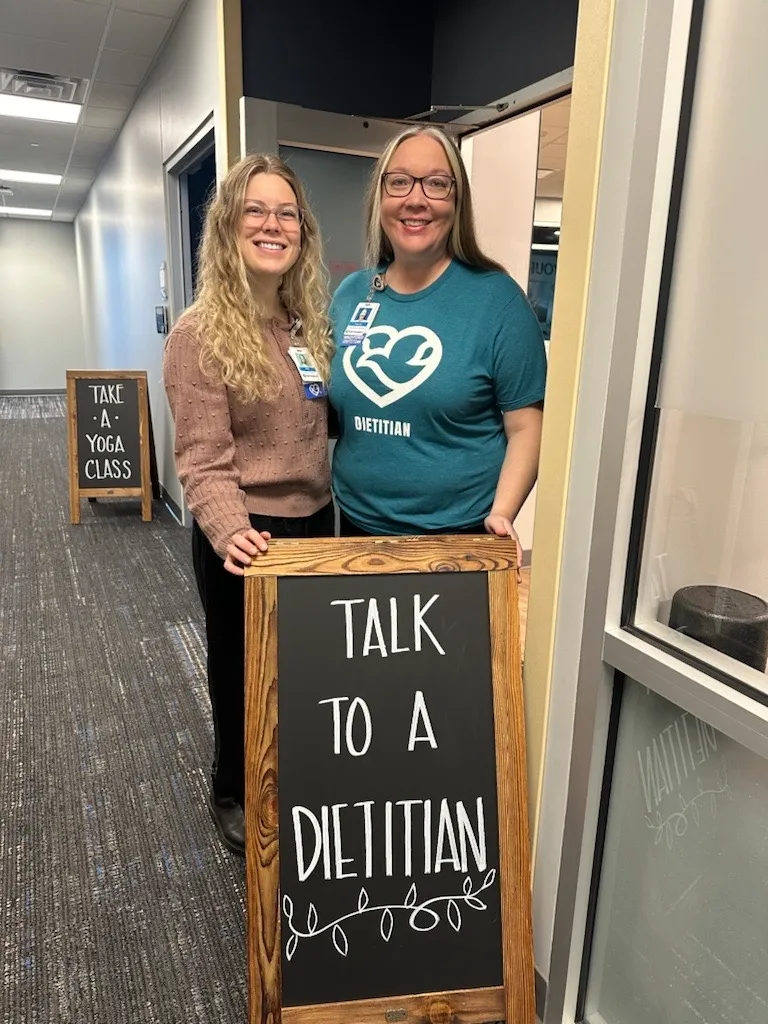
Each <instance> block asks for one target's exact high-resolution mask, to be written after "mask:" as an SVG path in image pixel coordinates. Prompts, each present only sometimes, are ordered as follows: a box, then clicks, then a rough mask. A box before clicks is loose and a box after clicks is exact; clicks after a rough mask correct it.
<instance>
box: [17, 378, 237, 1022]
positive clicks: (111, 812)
mask: <svg viewBox="0 0 768 1024" xmlns="http://www.w3.org/2000/svg"><path fill="white" fill-rule="evenodd" d="M64 412H65V405H64V400H63V398H59V397H47V396H46V397H39V398H9V397H5V398H4V397H1V396H0V496H1V498H0V500H1V501H2V506H1V508H2V512H1V513H0V572H1V576H0V579H2V598H1V600H0V657H1V658H2V662H1V673H2V674H1V679H0V795H1V796H2V805H1V810H0V970H1V971H2V976H1V977H0V986H1V988H0V1020H2V1021H3V1022H5V1024H32V1022H35V1024H37V1022H40V1024H67V1022H76V1024H113V1022H114V1024H149V1022H158V1024H160V1022H162V1024H193V1022H200V1024H214V1022H216V1024H235V1022H237V1024H242V1022H244V1021H245V1019H246V988H245V921H244V915H245V909H244V870H243V863H242V861H240V860H238V859H237V858H235V857H233V856H232V855H230V854H229V853H227V852H226V851H225V850H224V849H223V848H222V847H221V846H220V844H219V843H218V841H217V839H216V837H215V834H214V832H213V827H212V825H211V823H210V819H209V817H208V813H207V810H206V806H205V797H206V791H207V775H208V765H209V761H210V756H211V750H212V739H211V725H210V717H209V711H208V698H207V691H206V685H205V675H204V647H203V643H202V636H201V615H200V611H199V607H198V598H197V592H196V590H195V587H194V579H193V576H192V570H191V558H190V553H189V534H188V532H187V531H186V530H183V529H182V528H181V527H179V526H177V525H176V523H175V522H174V521H173V519H172V518H171V516H170V515H169V514H168V513H167V512H166V511H165V510H164V509H163V508H161V506H160V505H159V504H158V503H155V515H156V518H155V519H154V520H153V522H152V523H151V524H145V523H142V521H141V516H140V512H139V503H138V502H128V501H126V502H120V503H113V502H99V503H97V504H91V503H89V502H85V501H84V502H83V503H82V513H83V522H82V524H81V525H80V526H70V525H69V521H68V497H67V462H66V429H65V419H64Z"/></svg>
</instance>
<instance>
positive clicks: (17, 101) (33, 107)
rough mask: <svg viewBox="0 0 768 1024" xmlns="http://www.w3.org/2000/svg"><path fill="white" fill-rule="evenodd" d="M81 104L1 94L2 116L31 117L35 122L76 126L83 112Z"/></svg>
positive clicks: (0, 108)
mask: <svg viewBox="0 0 768 1024" xmlns="http://www.w3.org/2000/svg"><path fill="white" fill-rule="evenodd" d="M82 109H83V108H82V105H81V104H80V103H60V102H59V101H58V100H39V99H36V98H35V97H34V96H11V95H9V94H8V93H0V115H5V116H6V117H30V118H32V120H33V121H63V122H65V123H67V124H75V122H76V121H77V119H78V118H79V117H80V111H81V110H82Z"/></svg>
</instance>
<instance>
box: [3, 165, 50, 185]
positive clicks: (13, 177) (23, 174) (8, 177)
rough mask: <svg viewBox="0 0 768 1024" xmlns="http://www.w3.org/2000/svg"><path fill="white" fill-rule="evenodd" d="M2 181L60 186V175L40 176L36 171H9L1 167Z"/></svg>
mask: <svg viewBox="0 0 768 1024" xmlns="http://www.w3.org/2000/svg"><path fill="white" fill-rule="evenodd" d="M0 181H23V182H25V183H26V184H29V185H60V184H61V175H60V174H38V173H37V172H36V171H7V170H4V169H3V168H2V167H0Z"/></svg>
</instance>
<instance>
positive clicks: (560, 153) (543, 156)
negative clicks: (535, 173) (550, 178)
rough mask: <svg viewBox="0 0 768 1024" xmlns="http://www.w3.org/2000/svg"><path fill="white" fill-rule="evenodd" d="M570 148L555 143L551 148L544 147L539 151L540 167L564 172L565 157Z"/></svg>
mask: <svg viewBox="0 0 768 1024" xmlns="http://www.w3.org/2000/svg"><path fill="white" fill-rule="evenodd" d="M567 150H568V147H567V146H565V145H561V143H559V142H553V143H552V145H551V146H542V147H541V149H540V150H539V167H551V168H552V169H553V170H556V171H557V170H562V169H563V167H565V155H566V152H567Z"/></svg>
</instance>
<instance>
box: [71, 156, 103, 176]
mask: <svg viewBox="0 0 768 1024" xmlns="http://www.w3.org/2000/svg"><path fill="white" fill-rule="evenodd" d="M103 161H104V157H103V155H102V156H86V155H85V154H84V153H75V154H74V155H73V157H72V163H71V164H70V168H69V173H70V174H75V175H77V177H78V178H84V177H86V176H87V175H89V174H90V175H94V174H95V173H96V172H97V171H98V169H99V168H100V167H101V165H102V163H103Z"/></svg>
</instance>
